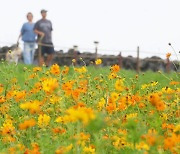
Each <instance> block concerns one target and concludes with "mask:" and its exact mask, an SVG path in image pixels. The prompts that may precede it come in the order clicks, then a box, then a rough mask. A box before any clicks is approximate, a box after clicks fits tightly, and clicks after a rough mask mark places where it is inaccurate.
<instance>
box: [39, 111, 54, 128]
mask: <svg viewBox="0 0 180 154" xmlns="http://www.w3.org/2000/svg"><path fill="white" fill-rule="evenodd" d="M50 119H51V118H50V116H48V115H47V114H41V115H39V117H38V126H39V127H45V126H47V125H48V124H49V121H50Z"/></svg>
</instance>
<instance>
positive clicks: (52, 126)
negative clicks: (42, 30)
mask: <svg viewBox="0 0 180 154" xmlns="http://www.w3.org/2000/svg"><path fill="white" fill-rule="evenodd" d="M168 56H169V55H168ZM101 63H102V60H101V59H97V60H96V61H95V65H100V64H101ZM4 67H5V64H4ZM13 67H14V66H12V70H13V69H14V68H13ZM16 67H18V66H16ZM103 69H104V68H100V67H98V68H97V67H89V68H88V67H86V66H82V67H74V66H73V67H72V68H69V67H67V66H64V67H60V66H59V65H57V64H54V65H52V66H51V67H50V68H49V69H47V68H46V67H44V66H43V67H34V68H30V69H29V68H23V69H22V72H23V76H24V78H23V79H22V78H19V77H18V76H14V75H12V74H9V73H8V72H10V71H11V67H9V71H7V73H6V72H3V73H6V75H5V78H4V80H3V82H1V81H0V116H1V118H0V142H1V143H0V147H1V149H0V152H4V153H38V154H39V153H56V154H62V153H87V154H95V153H174V154H177V153H178V151H179V150H180V149H179V147H180V123H179V122H180V121H179V118H180V107H179V102H180V82H179V80H178V79H179V78H177V77H176V78H174V79H169V80H168V79H167V80H166V83H165V86H162V85H161V83H160V82H157V81H149V82H145V83H143V82H142V80H143V76H144V75H143V74H139V75H134V76H132V77H131V78H127V77H126V76H125V75H124V74H123V70H121V69H120V67H119V65H113V66H111V67H110V68H109V69H108V70H107V71H103ZM101 73H102V74H101ZM140 78H141V79H140ZM167 81H168V82H167Z"/></svg>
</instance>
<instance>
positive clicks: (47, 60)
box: [45, 54, 53, 66]
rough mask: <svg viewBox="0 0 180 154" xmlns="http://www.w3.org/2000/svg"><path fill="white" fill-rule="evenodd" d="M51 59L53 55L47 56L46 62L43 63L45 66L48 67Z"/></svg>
mask: <svg viewBox="0 0 180 154" xmlns="http://www.w3.org/2000/svg"><path fill="white" fill-rule="evenodd" d="M52 59H53V54H48V56H47V59H46V62H45V64H46V66H49V65H50V63H51V61H52Z"/></svg>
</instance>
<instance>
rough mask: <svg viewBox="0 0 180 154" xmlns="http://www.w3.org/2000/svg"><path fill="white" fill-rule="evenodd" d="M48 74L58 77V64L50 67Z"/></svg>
mask: <svg viewBox="0 0 180 154" xmlns="http://www.w3.org/2000/svg"><path fill="white" fill-rule="evenodd" d="M50 72H51V74H54V75H59V74H60V67H59V65H58V64H54V65H52V66H51V68H50Z"/></svg>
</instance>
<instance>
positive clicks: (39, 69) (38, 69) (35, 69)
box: [33, 67, 42, 72]
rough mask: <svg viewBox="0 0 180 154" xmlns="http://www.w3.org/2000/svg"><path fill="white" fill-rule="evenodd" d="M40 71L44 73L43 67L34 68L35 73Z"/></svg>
mask: <svg viewBox="0 0 180 154" xmlns="http://www.w3.org/2000/svg"><path fill="white" fill-rule="evenodd" d="M40 71H42V68H41V67H34V68H33V72H40Z"/></svg>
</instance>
